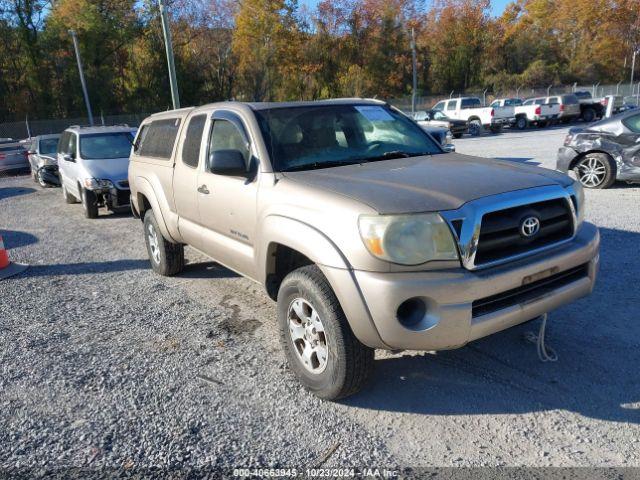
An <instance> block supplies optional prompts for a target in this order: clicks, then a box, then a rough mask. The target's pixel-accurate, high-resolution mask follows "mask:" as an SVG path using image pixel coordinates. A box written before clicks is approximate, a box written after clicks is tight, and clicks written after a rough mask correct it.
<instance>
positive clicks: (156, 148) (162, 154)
mask: <svg viewBox="0 0 640 480" xmlns="http://www.w3.org/2000/svg"><path fill="white" fill-rule="evenodd" d="M180 123H181V119H180V118H177V117H176V118H163V119H159V120H153V121H152V122H150V123H147V124H145V125H143V127H142V129H141V130H140V133H139V134H138V137H137V138H136V141H135V144H134V153H135V154H136V155H138V156H141V157H151V158H156V159H160V160H169V159H170V158H171V155H172V154H173V148H174V146H175V144H176V139H177V137H178V130H179V129H180Z"/></svg>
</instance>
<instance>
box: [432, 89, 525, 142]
mask: <svg viewBox="0 0 640 480" xmlns="http://www.w3.org/2000/svg"><path fill="white" fill-rule="evenodd" d="M433 110H440V111H442V112H444V113H445V115H446V116H447V117H449V118H455V119H457V120H464V121H466V122H469V133H470V134H471V135H473V136H477V135H480V134H481V133H482V129H483V128H485V129H489V130H491V132H492V133H500V132H501V131H502V127H503V125H508V124H509V123H511V121H512V119H513V118H514V110H513V107H483V106H482V102H481V101H480V99H479V98H476V97H461V98H452V99H451V100H442V101H440V102H438V103H436V104H435V106H434V107H433Z"/></svg>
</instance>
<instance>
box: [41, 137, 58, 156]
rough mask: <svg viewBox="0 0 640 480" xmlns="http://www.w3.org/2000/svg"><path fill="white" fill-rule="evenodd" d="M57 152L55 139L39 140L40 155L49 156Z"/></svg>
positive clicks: (56, 140)
mask: <svg viewBox="0 0 640 480" xmlns="http://www.w3.org/2000/svg"><path fill="white" fill-rule="evenodd" d="M57 150H58V139H57V138H43V139H41V140H40V153H41V154H42V155H51V154H52V153H56V151H57Z"/></svg>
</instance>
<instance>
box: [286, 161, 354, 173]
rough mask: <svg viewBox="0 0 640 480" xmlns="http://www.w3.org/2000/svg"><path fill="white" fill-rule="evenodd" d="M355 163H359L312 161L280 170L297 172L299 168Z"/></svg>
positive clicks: (329, 166) (306, 168)
mask: <svg viewBox="0 0 640 480" xmlns="http://www.w3.org/2000/svg"><path fill="white" fill-rule="evenodd" d="M355 163H359V162H353V161H349V162H340V161H337V160H331V161H327V162H312V163H305V164H304V165H294V166H292V167H289V168H285V169H283V170H280V171H281V172H298V171H301V170H317V169H320V168H331V167H342V166H345V165H354V164H355Z"/></svg>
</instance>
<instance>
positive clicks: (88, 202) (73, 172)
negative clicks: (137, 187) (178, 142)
mask: <svg viewBox="0 0 640 480" xmlns="http://www.w3.org/2000/svg"><path fill="white" fill-rule="evenodd" d="M135 133H136V129H135V128H131V127H128V126H116V127H79V126H73V127H69V128H67V129H66V130H65V131H64V132H63V134H62V136H61V137H60V141H59V143H58V152H57V155H58V171H59V174H60V183H61V185H62V194H63V195H64V199H65V201H66V202H67V203H77V202H78V201H81V202H82V205H83V207H84V213H85V216H86V217H87V218H96V217H97V216H98V208H99V207H107V208H108V209H109V210H112V211H119V210H121V209H128V208H129V204H130V199H129V196H130V192H129V181H128V180H127V174H128V169H129V154H130V153H131V145H132V143H133V138H134V136H135Z"/></svg>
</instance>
